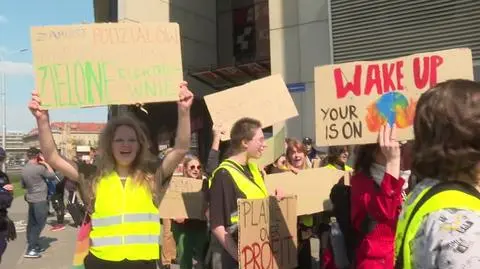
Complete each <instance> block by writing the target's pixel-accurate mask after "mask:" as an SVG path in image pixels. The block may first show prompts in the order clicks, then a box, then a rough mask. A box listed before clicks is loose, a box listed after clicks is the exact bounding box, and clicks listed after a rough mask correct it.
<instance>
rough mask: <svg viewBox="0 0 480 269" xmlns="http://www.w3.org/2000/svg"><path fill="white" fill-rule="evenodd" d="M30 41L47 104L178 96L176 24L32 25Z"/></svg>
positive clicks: (179, 58)
mask: <svg viewBox="0 0 480 269" xmlns="http://www.w3.org/2000/svg"><path fill="white" fill-rule="evenodd" d="M31 42H32V51H33V65H34V70H35V84H36V88H37V90H38V91H39V94H40V97H41V98H42V107H43V108H46V109H51V108H74V107H92V106H104V105H111V104H135V103H153V102H169V101H176V100H178V90H179V87H178V85H179V83H180V82H181V81H182V80H183V70H182V55H181V45H180V30H179V26H178V24H177V23H98V24H80V25H68V26H41V27H32V29H31Z"/></svg>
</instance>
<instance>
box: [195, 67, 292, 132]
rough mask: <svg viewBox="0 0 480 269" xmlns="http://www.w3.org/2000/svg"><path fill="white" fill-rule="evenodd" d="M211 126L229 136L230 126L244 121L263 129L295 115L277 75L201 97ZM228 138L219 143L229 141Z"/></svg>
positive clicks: (286, 90)
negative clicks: (254, 120)
mask: <svg viewBox="0 0 480 269" xmlns="http://www.w3.org/2000/svg"><path fill="white" fill-rule="evenodd" d="M204 98H205V103H206V104H207V107H208V111H209V112H210V116H211V117H212V121H213V123H214V124H217V125H220V126H222V127H223V128H224V129H225V133H226V134H230V129H231V128H232V126H233V124H234V123H235V122H236V121H237V120H239V119H241V118H244V117H249V118H254V119H256V120H259V121H260V122H261V123H262V125H263V126H262V127H263V128H265V127H268V126H271V125H273V124H275V123H277V122H281V121H284V120H286V119H289V118H292V117H295V116H297V115H298V111H297V108H296V107H295V104H294V103H293V100H292V96H291V95H290V93H289V92H288V89H287V86H286V85H285V82H284V81H283V79H282V76H280V75H273V76H269V77H266V78H262V79H258V80H254V81H252V82H249V83H247V84H244V85H242V86H238V87H234V88H231V89H228V90H225V91H221V92H218V93H214V94H210V95H207V96H205V97H204ZM228 139H229V137H228V136H227V135H225V136H223V137H222V140H228Z"/></svg>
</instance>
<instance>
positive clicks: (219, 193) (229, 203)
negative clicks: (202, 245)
mask: <svg viewBox="0 0 480 269" xmlns="http://www.w3.org/2000/svg"><path fill="white" fill-rule="evenodd" d="M226 161H227V162H229V161H228V160H226ZM230 163H231V164H232V165H235V167H237V168H238V169H239V170H240V171H242V172H243V173H244V174H245V175H246V176H247V177H248V178H249V179H250V180H252V181H253V175H252V173H251V172H250V169H249V168H248V166H239V165H237V164H235V163H233V162H230ZM245 198H247V196H246V195H245V194H244V193H243V192H242V191H240V189H239V188H238V187H237V185H236V184H235V182H234V181H233V177H232V176H231V175H230V173H229V172H228V171H227V170H226V169H224V168H219V169H218V170H217V172H215V175H214V176H213V178H212V186H211V187H210V193H209V197H208V199H209V202H210V226H211V227H212V229H215V228H216V227H218V226H224V227H225V228H228V227H229V226H231V225H232V223H231V221H230V216H231V215H232V214H234V213H235V212H237V210H238V207H237V200H238V199H245Z"/></svg>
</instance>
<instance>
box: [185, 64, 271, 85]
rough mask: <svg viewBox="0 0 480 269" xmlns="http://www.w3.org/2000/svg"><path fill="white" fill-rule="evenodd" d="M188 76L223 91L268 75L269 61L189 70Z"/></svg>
mask: <svg viewBox="0 0 480 269" xmlns="http://www.w3.org/2000/svg"><path fill="white" fill-rule="evenodd" d="M188 74H189V75H190V76H192V77H194V78H195V79H197V80H199V81H201V82H203V83H205V84H207V85H208V86H210V87H212V88H214V89H216V90H223V89H228V88H231V87H235V86H239V85H242V84H244V83H247V82H249V81H252V80H255V79H259V78H263V77H266V76H268V75H270V60H264V61H257V62H251V63H245V64H238V65H233V66H226V67H215V68H214V67H207V68H203V69H196V70H189V72H188Z"/></svg>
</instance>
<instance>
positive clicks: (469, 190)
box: [395, 181, 480, 269]
mask: <svg viewBox="0 0 480 269" xmlns="http://www.w3.org/2000/svg"><path fill="white" fill-rule="evenodd" d="M452 190H456V191H460V192H463V193H465V194H467V195H471V196H474V197H477V198H478V199H479V200H480V192H478V190H477V189H475V188H474V187H473V186H472V185H470V184H468V183H466V182H462V181H445V182H440V183H438V184H437V185H435V186H433V187H431V188H430V189H429V190H428V191H427V192H426V193H425V194H424V195H423V196H422V197H421V198H420V200H419V201H418V203H417V204H416V205H415V207H414V208H413V210H412V212H411V214H410V216H409V218H408V221H407V225H406V226H405V230H404V236H403V238H402V244H401V245H400V249H399V252H398V257H397V259H396V261H395V269H403V266H404V264H403V257H404V255H405V253H404V252H403V250H404V247H405V238H406V236H405V234H406V232H407V231H408V228H409V227H410V223H411V222H412V220H413V217H414V216H415V214H416V213H417V212H418V210H419V209H420V208H421V207H422V206H423V205H424V204H425V202H427V201H428V199H430V198H432V197H433V196H435V195H436V194H438V193H441V192H444V191H452Z"/></svg>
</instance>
